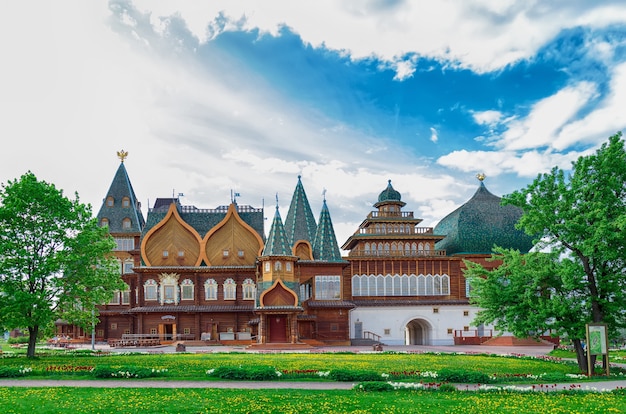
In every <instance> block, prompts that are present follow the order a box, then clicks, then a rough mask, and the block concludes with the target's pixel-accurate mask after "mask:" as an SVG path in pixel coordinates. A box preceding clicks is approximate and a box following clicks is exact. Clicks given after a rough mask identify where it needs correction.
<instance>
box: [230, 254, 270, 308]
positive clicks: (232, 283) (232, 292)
mask: <svg viewBox="0 0 626 414" xmlns="http://www.w3.org/2000/svg"><path fill="white" fill-rule="evenodd" d="M277 263H278V262H277ZM236 298H237V284H235V281H234V280H233V279H231V278H228V279H226V280H225V281H224V300H235V299H236Z"/></svg>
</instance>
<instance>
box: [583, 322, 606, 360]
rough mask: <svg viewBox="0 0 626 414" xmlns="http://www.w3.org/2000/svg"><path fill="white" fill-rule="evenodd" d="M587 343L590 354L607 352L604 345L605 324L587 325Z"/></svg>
mask: <svg viewBox="0 0 626 414" xmlns="http://www.w3.org/2000/svg"><path fill="white" fill-rule="evenodd" d="M588 329H589V333H588V336H589V338H588V342H587V343H588V344H589V353H590V354H591V355H604V354H606V353H608V350H607V346H606V326H604V325H589V326H588Z"/></svg>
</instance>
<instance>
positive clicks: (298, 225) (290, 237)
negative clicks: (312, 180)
mask: <svg viewBox="0 0 626 414" xmlns="http://www.w3.org/2000/svg"><path fill="white" fill-rule="evenodd" d="M284 227H285V234H286V235H287V241H288V242H289V245H290V246H293V245H294V243H295V242H297V241H298V240H306V241H308V242H309V243H311V244H312V243H313V239H314V238H315V231H316V230H317V225H316V224H315V218H314V217H313V212H312V211H311V205H310V204H309V200H308V199H307V196H306V193H305V191H304V186H303V185H302V180H301V176H298V183H297V184H296V189H295V190H294V192H293V196H292V198H291V204H290V205H289V211H287V217H285V226H284Z"/></svg>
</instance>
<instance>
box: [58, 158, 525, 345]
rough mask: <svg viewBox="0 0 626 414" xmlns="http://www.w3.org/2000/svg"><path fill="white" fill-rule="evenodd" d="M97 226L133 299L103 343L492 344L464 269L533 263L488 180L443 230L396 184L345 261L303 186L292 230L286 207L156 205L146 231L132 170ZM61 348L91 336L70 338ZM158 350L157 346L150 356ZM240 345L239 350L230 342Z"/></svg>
mask: <svg viewBox="0 0 626 414" xmlns="http://www.w3.org/2000/svg"><path fill="white" fill-rule="evenodd" d="M126 155H127V153H124V152H123V151H122V152H120V153H118V156H119V157H120V159H121V163H120V165H119V167H118V169H117V172H116V173H115V176H114V178H113V181H112V183H111V185H110V188H109V190H108V192H107V194H106V195H105V198H104V199H103V203H102V206H101V208H100V210H99V212H98V216H97V217H98V220H99V222H100V223H101V225H103V226H108V228H109V232H110V234H111V236H112V237H113V238H114V239H115V241H116V244H117V246H116V249H115V254H116V256H117V258H118V260H119V262H120V273H121V277H122V279H123V280H124V282H125V284H126V289H125V290H123V291H120V292H116V294H115V295H114V296H113V298H112V299H111V301H110V302H109V303H107V304H105V305H103V306H101V307H100V309H99V323H98V324H97V326H96V329H95V335H96V339H97V340H98V341H109V342H112V343H115V342H116V341H118V342H123V341H127V342H129V343H134V344H140V343H145V344H151V343H154V341H157V342H159V343H164V342H173V341H202V342H204V343H212V342H221V343H226V342H228V341H231V343H243V344H249V345H251V346H262V345H267V344H291V345H298V344H301V345H303V346H304V345H307V344H309V345H349V344H351V343H353V344H354V343H363V341H367V340H370V341H374V342H382V343H386V344H397V345H403V344H424V345H437V344H454V343H473V342H476V341H482V340H483V339H481V338H485V337H488V336H490V328H489V327H482V326H480V327H474V326H471V321H472V319H473V317H474V316H475V312H476V309H475V308H474V307H473V306H471V305H470V304H469V299H468V295H469V294H470V292H469V288H468V285H467V282H466V280H465V278H464V276H463V270H464V265H463V259H471V260H475V261H480V262H481V263H483V264H489V263H488V262H486V261H485V259H486V258H488V257H489V256H490V255H491V249H492V247H493V245H494V243H495V244H498V245H500V246H504V247H516V248H519V249H520V250H522V251H528V250H529V249H530V247H531V240H530V238H529V237H527V236H525V235H524V234H523V233H521V232H519V231H518V230H515V229H514V224H515V222H516V221H517V219H518V218H519V215H520V214H521V212H520V211H518V210H516V209H515V208H513V207H503V206H500V202H499V201H500V198H499V197H496V196H494V195H493V194H491V193H490V192H489V191H488V190H487V189H486V188H485V186H484V184H483V182H482V180H481V182H480V186H479V189H478V190H477V192H476V194H475V195H474V196H473V197H472V199H470V200H469V201H468V202H467V203H465V204H464V205H463V206H461V207H459V208H458V209H457V210H455V211H454V212H452V213H450V214H449V215H448V216H446V217H445V218H444V219H443V220H442V221H441V222H440V223H439V224H438V225H437V226H436V227H434V228H431V227H421V226H420V222H421V219H419V218H416V217H414V214H413V212H412V211H404V210H403V207H404V206H405V203H404V202H403V201H401V194H400V193H399V192H398V191H396V190H395V189H394V188H393V186H392V185H391V181H389V182H388V184H387V187H386V188H385V189H384V190H383V191H382V192H381V193H380V195H379V197H378V200H377V202H376V203H375V204H374V208H375V210H374V211H371V212H369V213H368V214H367V216H366V218H365V219H364V220H363V222H362V223H361V225H360V226H359V228H358V229H356V231H355V232H354V234H353V235H352V236H350V237H349V239H348V240H347V241H345V243H344V244H343V245H342V249H343V250H344V251H346V252H347V255H346V256H345V257H342V256H341V253H340V250H339V245H338V243H337V240H336V237H335V232H334V229H333V224H332V221H331V217H330V212H329V209H328V206H327V204H326V200H324V202H323V205H322V206H321V211H320V214H319V218H318V220H317V221H316V220H315V217H314V215H313V212H312V209H311V206H310V205H309V202H308V199H307V196H306V193H305V191H304V186H303V184H302V181H301V178H300V177H298V180H297V183H296V186H295V190H294V192H293V196H292V198H291V203H290V206H289V210H288V212H287V214H286V216H285V220H284V221H283V220H282V217H281V214H280V212H279V209H278V206H276V209H275V212H274V216H273V220H272V222H271V226H270V228H269V231H268V233H267V236H266V235H265V229H264V209H262V208H254V207H252V206H248V205H239V204H238V203H237V200H236V197H232V199H231V202H230V204H229V205H223V206H218V207H217V208H213V209H204V208H197V207H195V206H190V205H184V204H183V203H182V202H181V200H180V198H175V197H173V198H158V199H156V201H155V202H154V204H153V206H152V207H151V208H149V209H148V213H147V217H146V219H145V220H144V217H143V214H142V212H141V205H140V203H139V201H138V200H137V198H136V196H135V192H134V189H133V187H132V185H131V182H130V179H129V177H128V174H127V171H126V168H125V165H124V159H125V157H126ZM57 329H58V332H59V333H61V334H68V335H70V336H72V337H75V338H78V337H80V336H83V337H85V336H90V333H85V332H83V331H82V330H80V329H78V328H76V327H72V326H69V325H64V324H59V326H58V327H57ZM150 341H152V342H150ZM232 341H235V342H232Z"/></svg>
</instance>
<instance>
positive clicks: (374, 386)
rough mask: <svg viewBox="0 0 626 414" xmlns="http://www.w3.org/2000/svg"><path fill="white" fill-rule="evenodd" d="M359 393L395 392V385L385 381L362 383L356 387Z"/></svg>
mask: <svg viewBox="0 0 626 414" xmlns="http://www.w3.org/2000/svg"><path fill="white" fill-rule="evenodd" d="M354 389H355V390H357V391H365V392H367V391H375V392H379V391H393V390H394V388H393V385H391V384H389V383H388V382H383V381H370V382H361V383H359V384H357V385H356V386H355V387H354Z"/></svg>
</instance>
